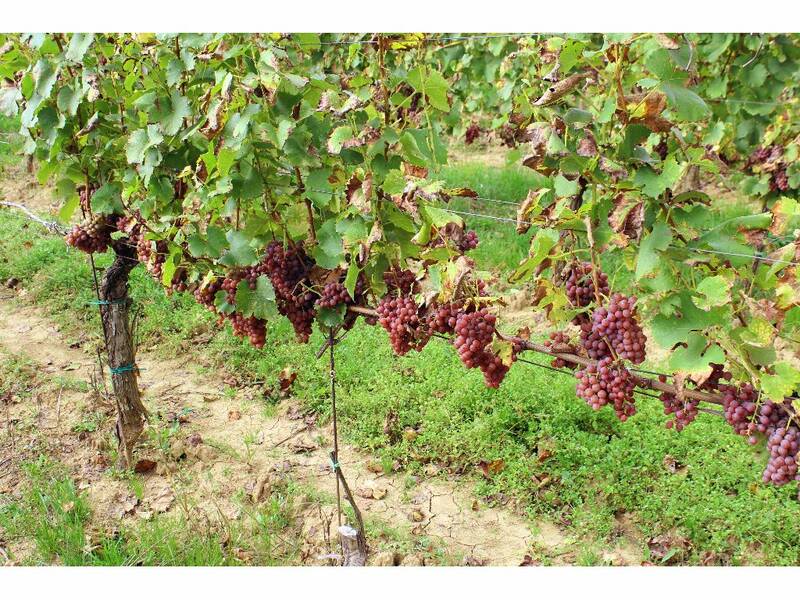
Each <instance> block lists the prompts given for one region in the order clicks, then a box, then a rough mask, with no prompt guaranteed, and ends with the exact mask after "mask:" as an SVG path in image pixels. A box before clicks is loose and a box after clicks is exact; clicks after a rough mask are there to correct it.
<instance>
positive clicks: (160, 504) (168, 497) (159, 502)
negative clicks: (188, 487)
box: [150, 486, 175, 512]
mask: <svg viewBox="0 0 800 600" xmlns="http://www.w3.org/2000/svg"><path fill="white" fill-rule="evenodd" d="M174 501H175V494H173V493H172V490H171V489H170V488H169V487H168V486H167V487H163V488H161V489H160V490H159V491H158V492H157V493H156V495H155V497H154V498H153V499H152V500H150V508H152V509H153V510H154V511H156V512H166V511H168V510H169V507H170V506H172V503H173V502H174Z"/></svg>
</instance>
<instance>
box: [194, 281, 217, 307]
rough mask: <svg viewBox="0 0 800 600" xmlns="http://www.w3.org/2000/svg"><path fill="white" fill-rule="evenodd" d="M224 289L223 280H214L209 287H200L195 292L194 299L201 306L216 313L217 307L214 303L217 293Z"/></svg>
mask: <svg viewBox="0 0 800 600" xmlns="http://www.w3.org/2000/svg"><path fill="white" fill-rule="evenodd" d="M221 289H222V280H221V279H212V280H211V281H210V282H209V283H208V284H207V285H205V286H200V287H198V288H197V289H196V290H195V292H194V298H195V300H197V302H199V303H200V304H201V305H203V306H205V307H206V308H208V309H209V310H210V311H211V312H213V313H216V312H217V307H216V304H215V303H214V300H215V297H216V295H217V292H218V291H220V290H221Z"/></svg>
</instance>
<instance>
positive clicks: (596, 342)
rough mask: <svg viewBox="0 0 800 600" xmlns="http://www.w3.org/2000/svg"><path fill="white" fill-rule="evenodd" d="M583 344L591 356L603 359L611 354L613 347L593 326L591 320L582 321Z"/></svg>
mask: <svg viewBox="0 0 800 600" xmlns="http://www.w3.org/2000/svg"><path fill="white" fill-rule="evenodd" d="M580 327H581V346H583V349H584V350H585V351H586V355H587V356H588V357H589V358H593V359H595V360H601V359H603V358H606V357H609V356H611V348H610V347H609V345H608V342H606V340H604V339H603V336H601V335H600V334H599V333H598V332H597V331H595V329H594V328H593V327H592V323H591V322H590V321H581V323H580Z"/></svg>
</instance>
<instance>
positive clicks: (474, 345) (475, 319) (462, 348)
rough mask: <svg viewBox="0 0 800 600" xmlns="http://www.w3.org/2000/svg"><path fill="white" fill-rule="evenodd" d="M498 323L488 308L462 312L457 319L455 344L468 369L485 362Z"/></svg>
mask: <svg viewBox="0 0 800 600" xmlns="http://www.w3.org/2000/svg"><path fill="white" fill-rule="evenodd" d="M496 323H497V317H496V316H495V315H491V314H489V313H488V312H487V311H486V309H481V310H479V311H476V312H473V313H465V314H461V315H459V316H458V318H457V319H456V326H455V334H456V338H455V340H454V341H453V344H454V345H455V347H456V350H457V351H458V357H459V358H460V359H461V362H462V363H464V365H465V366H466V367H467V368H468V369H474V368H478V367H480V366H481V364H482V363H483V362H484V360H485V356H484V355H485V354H486V348H487V347H488V346H490V345H491V343H492V340H494V332H495V326H496Z"/></svg>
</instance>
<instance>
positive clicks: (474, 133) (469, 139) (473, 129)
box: [464, 123, 483, 146]
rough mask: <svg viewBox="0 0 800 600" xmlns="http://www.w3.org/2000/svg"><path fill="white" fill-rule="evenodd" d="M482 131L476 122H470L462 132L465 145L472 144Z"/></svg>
mask: <svg viewBox="0 0 800 600" xmlns="http://www.w3.org/2000/svg"><path fill="white" fill-rule="evenodd" d="M482 133H483V128H482V127H481V126H480V125H478V124H477V123H470V125H469V127H467V131H466V132H465V133H464V143H465V144H466V145H467V146H470V145H472V144H473V143H474V142H475V140H477V139H478V138H479V137H480V136H481V134H482Z"/></svg>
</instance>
